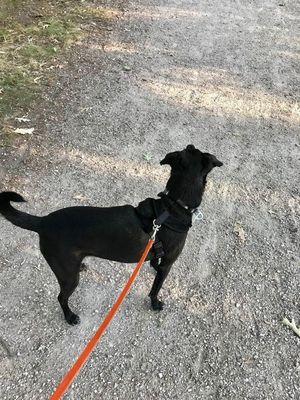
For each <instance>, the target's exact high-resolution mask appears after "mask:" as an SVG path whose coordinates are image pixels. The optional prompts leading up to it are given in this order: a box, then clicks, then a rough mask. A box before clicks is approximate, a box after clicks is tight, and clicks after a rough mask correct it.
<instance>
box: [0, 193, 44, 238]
mask: <svg viewBox="0 0 300 400" xmlns="http://www.w3.org/2000/svg"><path fill="white" fill-rule="evenodd" d="M11 201H14V202H16V203H24V202H25V201H26V200H24V199H23V197H22V196H21V195H19V194H18V193H15V192H2V193H0V213H1V214H2V215H3V216H4V217H5V218H6V219H7V220H8V221H10V222H11V223H12V224H14V225H17V226H19V227H20V228H23V229H28V230H29V231H34V232H39V230H40V224H41V220H42V217H36V216H34V215H30V214H26V213H24V212H22V211H19V210H16V209H15V208H13V207H12V206H11V204H10V202H11Z"/></svg>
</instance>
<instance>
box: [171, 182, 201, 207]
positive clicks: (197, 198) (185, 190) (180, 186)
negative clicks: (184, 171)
mask: <svg viewBox="0 0 300 400" xmlns="http://www.w3.org/2000/svg"><path fill="white" fill-rule="evenodd" d="M205 185H206V175H205V176H202V177H201V178H200V179H199V176H197V178H195V179H191V178H189V179H183V178H182V177H181V176H179V175H175V174H172V175H171V176H170V178H169V180H168V182H167V185H166V189H167V191H168V193H169V195H170V197H171V198H173V199H175V200H181V201H182V202H183V203H184V204H186V205H187V206H188V207H189V208H191V209H192V208H197V207H199V205H200V204H201V201H202V196H203V193H204V190H205Z"/></svg>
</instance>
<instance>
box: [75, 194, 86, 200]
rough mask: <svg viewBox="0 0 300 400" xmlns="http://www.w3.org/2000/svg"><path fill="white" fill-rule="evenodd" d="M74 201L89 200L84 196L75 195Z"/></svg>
mask: <svg viewBox="0 0 300 400" xmlns="http://www.w3.org/2000/svg"><path fill="white" fill-rule="evenodd" d="M73 199H75V200H80V201H87V200H88V198H87V197H85V196H83V195H82V194H75V196H73Z"/></svg>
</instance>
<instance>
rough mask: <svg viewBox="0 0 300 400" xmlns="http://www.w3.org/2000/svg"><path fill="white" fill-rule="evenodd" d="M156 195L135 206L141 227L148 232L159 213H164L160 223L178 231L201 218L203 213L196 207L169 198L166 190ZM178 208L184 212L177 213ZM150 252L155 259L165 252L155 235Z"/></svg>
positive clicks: (185, 228)
mask: <svg viewBox="0 0 300 400" xmlns="http://www.w3.org/2000/svg"><path fill="white" fill-rule="evenodd" d="M158 197H160V199H153V198H147V199H146V200H143V201H142V202H140V203H139V204H138V206H137V207H136V208H135V211H136V214H137V216H138V218H139V220H140V222H141V225H142V228H143V230H144V231H145V232H146V233H148V234H150V232H151V230H152V224H153V220H154V219H157V218H159V217H160V216H161V215H164V222H162V225H163V226H165V227H166V228H168V229H170V230H172V231H174V232H178V233H186V232H187V231H188V230H189V229H190V228H191V226H192V222H194V221H195V220H197V219H200V218H201V219H202V218H203V214H202V212H201V211H200V210H199V209H198V208H191V207H189V206H187V205H186V204H185V203H184V202H183V201H182V200H181V199H177V200H175V199H173V198H171V197H170V195H169V192H168V191H167V190H164V191H163V192H161V193H159V194H158ZM178 206H179V207H180V208H179V209H178ZM182 209H183V210H182ZM179 210H182V211H184V212H180V213H179V212H178V211H179ZM172 211H173V212H172ZM152 254H153V255H154V257H155V258H156V259H160V258H162V257H163V256H164V254H165V253H164V249H163V245H162V242H161V241H160V240H159V239H158V238H157V237H156V240H155V243H154V245H153V247H152Z"/></svg>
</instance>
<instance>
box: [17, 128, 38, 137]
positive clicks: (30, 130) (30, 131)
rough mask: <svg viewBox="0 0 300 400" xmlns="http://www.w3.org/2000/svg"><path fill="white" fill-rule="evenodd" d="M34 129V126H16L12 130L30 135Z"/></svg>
mask: <svg viewBox="0 0 300 400" xmlns="http://www.w3.org/2000/svg"><path fill="white" fill-rule="evenodd" d="M33 131H34V128H17V129H15V130H14V132H15V133H19V134H20V135H31V134H32V133H33Z"/></svg>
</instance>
